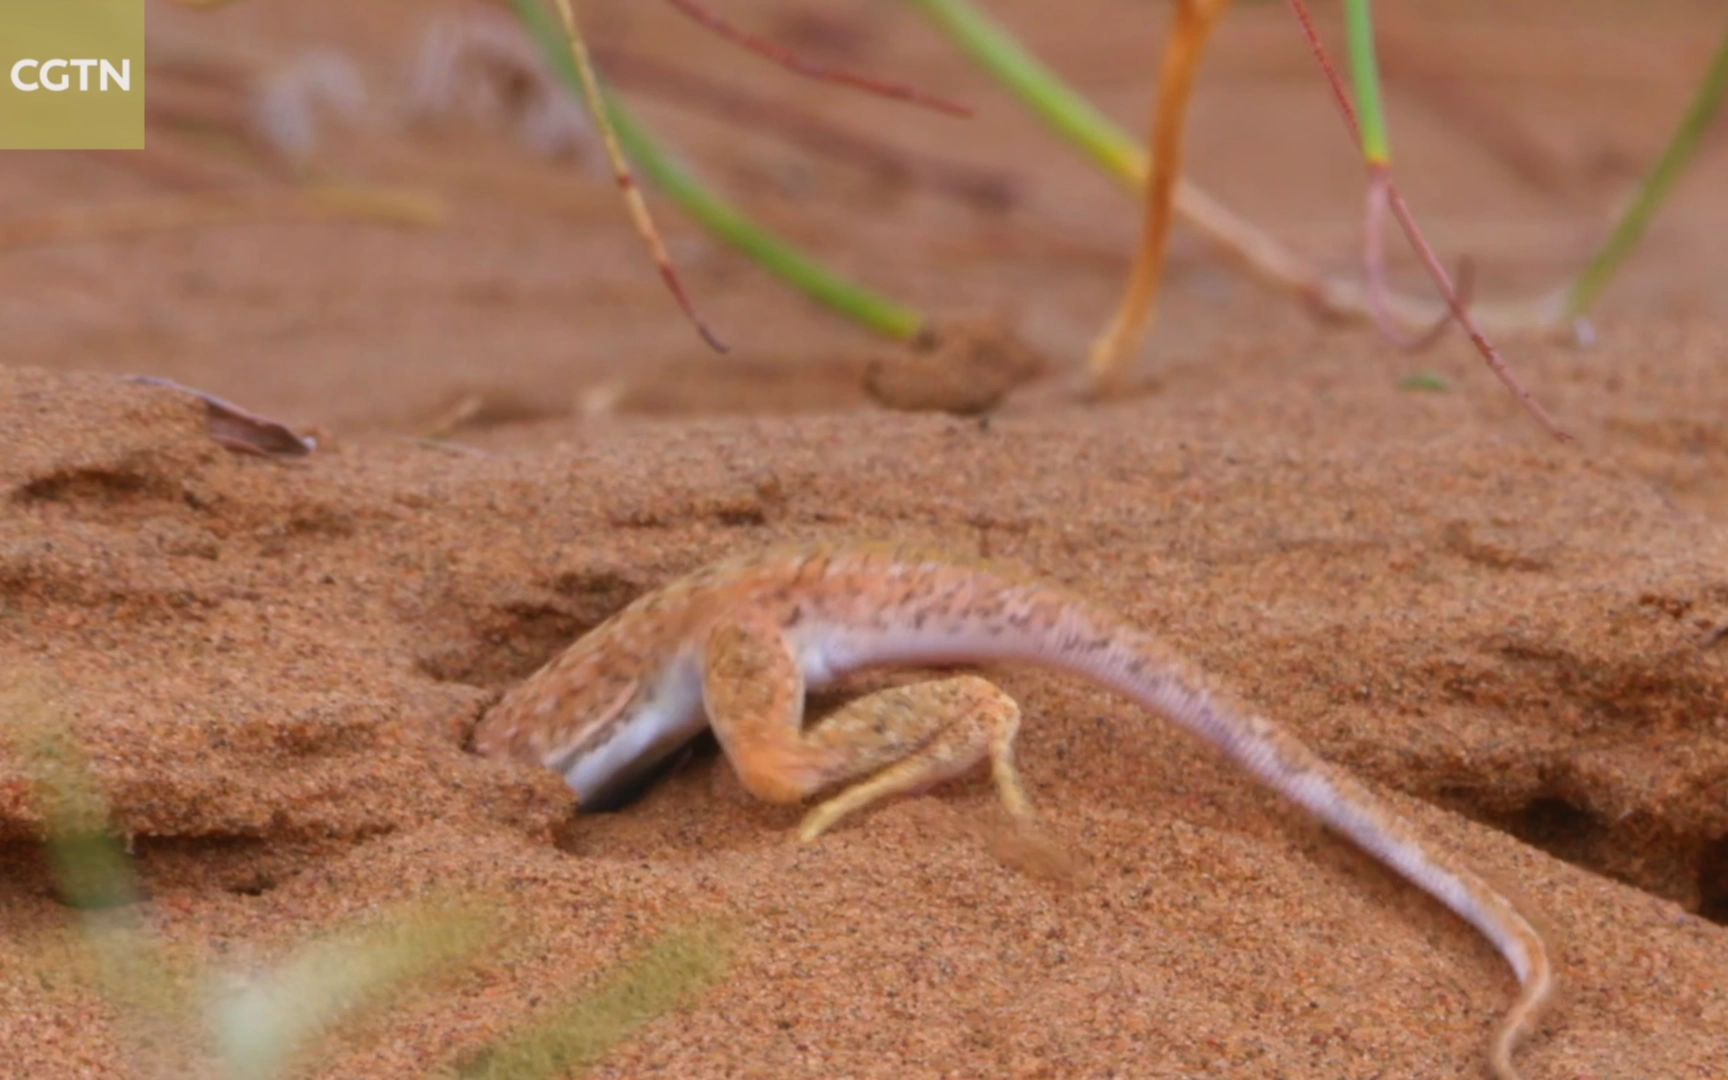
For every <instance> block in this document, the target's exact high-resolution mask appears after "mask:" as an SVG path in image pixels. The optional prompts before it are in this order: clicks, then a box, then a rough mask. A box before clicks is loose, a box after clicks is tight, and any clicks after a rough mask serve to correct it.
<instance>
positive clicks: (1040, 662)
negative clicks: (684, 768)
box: [473, 543, 1557, 1080]
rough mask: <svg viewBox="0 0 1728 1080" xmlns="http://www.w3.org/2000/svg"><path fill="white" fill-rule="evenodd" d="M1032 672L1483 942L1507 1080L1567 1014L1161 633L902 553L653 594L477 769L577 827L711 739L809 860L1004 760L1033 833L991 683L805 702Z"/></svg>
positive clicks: (1460, 892) (1408, 845)
mask: <svg viewBox="0 0 1728 1080" xmlns="http://www.w3.org/2000/svg"><path fill="white" fill-rule="evenodd" d="M999 661H1018V662H1023V663H1028V664H1031V665H1034V666H1039V667H1043V668H1046V669H1051V670H1054V671H1057V672H1059V673H1065V674H1068V675H1072V676H1076V677H1079V678H1082V679H1085V680H1087V681H1089V682H1091V683H1093V684H1095V685H1097V686H1099V687H1101V688H1104V689H1107V690H1110V691H1113V692H1115V693H1118V694H1121V695H1122V696H1124V697H1126V698H1128V699H1130V700H1131V701H1134V702H1135V703H1137V704H1139V705H1141V706H1142V707H1144V708H1146V709H1149V710H1151V711H1152V712H1155V713H1158V714H1161V715H1162V716H1164V717H1165V718H1167V719H1169V720H1171V721H1173V722H1174V723H1176V724H1177V725H1179V726H1181V727H1183V728H1185V729H1187V730H1188V731H1190V732H1191V733H1193V734H1196V735H1198V736H1200V737H1201V738H1202V739H1204V740H1206V741H1207V742H1210V743H1212V744H1213V745H1214V746H1216V747H1217V748H1218V749H1219V750H1220V751H1222V752H1223V754H1224V755H1225V756H1226V757H1227V758H1229V759H1230V760H1232V761H1233V762H1235V763H1236V764H1237V765H1239V766H1241V767H1242V768H1243V769H1245V770H1246V771H1247V772H1249V773H1250V774H1252V775H1253V776H1254V777H1256V778H1257V779H1258V780H1260V781H1261V782H1262V783H1263V784H1265V785H1266V786H1268V787H1270V788H1271V789H1273V790H1274V791H1276V792H1278V793H1279V794H1281V795H1283V796H1285V797H1286V798H1288V799H1290V800H1292V801H1294V802H1295V803H1297V804H1298V805H1300V806H1301V807H1303V808H1304V809H1305V810H1307V811H1308V813H1309V814H1311V815H1312V816H1313V817H1314V818H1316V819H1318V820H1319V821H1320V822H1322V823H1324V824H1325V825H1327V826H1329V827H1331V828H1332V829H1334V830H1336V831H1337V832H1340V833H1343V834H1344V835H1345V836H1346V837H1348V838H1349V839H1350V840H1351V841H1353V842H1354V843H1355V844H1357V845H1358V846H1359V847H1361V848H1362V849H1363V850H1365V851H1366V852H1367V853H1368V854H1370V855H1371V856H1373V857H1374V858H1375V859H1377V860H1379V861H1380V862H1381V863H1383V864H1385V865H1386V866H1387V867H1389V868H1390V869H1392V870H1393V871H1395V872H1396V873H1398V874H1399V875H1401V876H1402V877H1404V878H1405V879H1406V880H1408V881H1409V882H1411V883H1412V884H1414V885H1415V886H1416V887H1417V888H1419V889H1421V890H1423V891H1424V892H1426V893H1428V894H1429V895H1430V896H1432V897H1433V898H1434V899H1436V900H1438V901H1439V902H1440V903H1442V904H1444V905H1445V906H1446V907H1448V908H1450V909H1451V910H1452V911H1453V912H1454V913H1456V914H1457V915H1458V916H1460V917H1461V918H1463V919H1464V920H1465V921H1466V922H1468V923H1470V924H1471V925H1472V926H1473V927H1475V929H1476V930H1477V931H1478V932H1479V933H1481V934H1482V935H1483V936H1484V937H1485V938H1487V940H1488V941H1489V942H1490V943H1491V944H1493V945H1494V947H1495V948H1496V949H1497V950H1498V951H1499V953H1500V954H1501V955H1502V956H1503V957H1504V959H1505V960H1506V962H1507V964H1508V965H1510V967H1511V968H1512V971H1513V973H1514V974H1515V975H1516V977H1517V979H1518V982H1519V984H1520V989H1519V992H1518V994H1517V996H1516V998H1515V999H1514V1001H1513V1003H1512V1005H1511V1006H1510V1007H1509V1008H1508V1009H1507V1010H1506V1011H1505V1013H1504V1014H1503V1015H1502V1017H1501V1020H1500V1022H1499V1024H1498V1025H1497V1026H1496V1028H1495V1030H1494V1033H1493V1035H1492V1038H1491V1040H1490V1042H1489V1048H1488V1064H1489V1067H1490V1070H1491V1071H1492V1073H1493V1074H1494V1076H1495V1077H1497V1078H1498V1080H1517V1077H1518V1076H1519V1073H1518V1070H1517V1068H1516V1067H1515V1065H1514V1064H1513V1050H1514V1047H1515V1046H1516V1044H1517V1043H1519V1042H1520V1041H1521V1040H1522V1039H1523V1038H1524V1036H1525V1035H1526V1034H1528V1032H1529V1031H1530V1029H1531V1028H1532V1027H1533V1026H1534V1025H1535V1023H1536V1021H1537V1019H1538V1017H1539V1015H1540V1013H1541V1012H1542V1010H1543V1009H1544V1008H1545V1007H1546V1005H1547V1004H1548V1003H1549V1002H1550V1000H1551V999H1552V997H1553V995H1554V993H1555V990H1556V986H1557V977H1556V973H1555V970H1554V965H1553V962H1552V959H1551V956H1550V950H1549V947H1548V943H1547V941H1546V940H1545V939H1544V937H1543V935H1542V933H1541V932H1540V931H1539V930H1538V929H1537V928H1536V925H1535V924H1534V923H1533V922H1532V921H1531V920H1530V919H1529V918H1528V917H1526V916H1525V915H1524V914H1523V913H1522V912H1520V910H1519V909H1518V907H1517V905H1516V904H1514V903H1513V902H1512V901H1511V900H1510V899H1509V898H1508V897H1507V896H1506V895H1504V894H1503V893H1502V892H1500V891H1498V890H1496V889H1495V888H1493V887H1492V886H1490V885H1489V884H1488V882H1486V881H1485V880H1484V879H1483V878H1481V877H1480V876H1478V875H1477V874H1476V873H1474V872H1473V871H1471V870H1470V869H1469V868H1467V867H1465V866H1463V865H1461V864H1460V863H1459V862H1458V861H1457V860H1455V859H1453V858H1452V857H1450V856H1448V855H1446V854H1444V853H1442V852H1441V851H1440V850H1438V849H1437V848H1435V847H1434V846H1433V845H1432V844H1431V843H1430V842H1428V841H1425V840H1423V839H1422V838H1421V837H1420V836H1419V835H1418V834H1417V832H1416V831H1415V830H1414V829H1413V828H1412V827H1411V826H1410V825H1409V824H1408V823H1406V822H1405V821H1404V820H1402V819H1401V818H1400V817H1399V816H1398V815H1397V814H1396V813H1394V812H1393V810H1392V809H1391V808H1390V807H1389V806H1388V805H1387V804H1386V803H1385V802H1384V801H1382V800H1381V799H1380V798H1379V797H1378V796H1376V795H1375V794H1374V793H1373V792H1371V791H1370V790H1369V789H1368V788H1367V787H1366V786H1364V785H1363V784H1362V783H1360V782H1359V781H1357V780H1356V779H1354V778H1353V777H1352V776H1350V775H1349V774H1347V773H1346V772H1345V771H1343V770H1342V769H1340V768H1339V767H1338V766H1335V765H1332V764H1329V763H1328V762H1326V761H1325V760H1324V759H1322V758H1321V757H1319V756H1318V755H1316V754H1315V753H1314V752H1313V751H1311V750H1309V749H1308V748H1307V747H1306V746H1305V745H1304V744H1303V743H1302V742H1300V741H1299V740H1298V739H1296V738H1295V737H1294V736H1293V735H1291V734H1289V733H1287V732H1286V731H1284V730H1283V729H1282V728H1280V727H1278V726H1277V725H1276V724H1274V723H1273V722H1272V721H1271V720H1269V719H1267V718H1265V717H1263V716H1261V715H1259V714H1258V713H1256V712H1254V711H1252V710H1250V709H1248V708H1245V707H1244V706H1242V705H1239V704H1237V703H1236V702H1235V701H1233V700H1232V699H1231V698H1230V697H1229V696H1228V695H1226V694H1225V693H1224V692H1223V691H1222V690H1220V689H1219V688H1217V687H1216V686H1214V685H1213V683H1212V680H1210V679H1209V678H1207V677H1206V676H1205V675H1204V674H1203V673H1201V672H1200V671H1199V670H1198V669H1196V668H1194V667H1192V666H1191V665H1190V664H1188V663H1187V662H1185V661H1184V660H1182V659H1181V658H1180V657H1178V656H1177V655H1175V653H1173V652H1172V651H1171V650H1170V649H1169V648H1168V647H1167V646H1166V645H1164V644H1163V643H1162V642H1161V641H1160V640H1159V639H1158V638H1157V637H1156V636H1154V635H1153V634H1151V633H1150V632H1147V631H1145V630H1142V629H1140V628H1139V627H1137V626H1135V625H1134V624H1132V623H1131V622H1129V621H1128V620H1126V619H1124V618H1122V617H1120V616H1118V615H1116V614H1114V613H1112V612H1111V611H1109V610H1107V609H1106V608H1104V607H1102V606H1099V605H1097V604H1095V603H1093V602H1091V601H1089V600H1087V599H1085V598H1084V597H1082V596H1080V595H1079V594H1077V593H1073V592H1070V591H1069V590H1067V589H1065V588H1062V587H1059V586H1055V585H1051V584H1046V583H1044V582H1042V581H1040V580H1038V579H1037V578H1034V577H1031V576H1029V575H1027V574H1025V573H1023V572H1021V571H1019V570H1017V569H1012V568H1007V567H1000V566H997V565H994V564H991V563H985V562H982V561H978V560H969V559H959V558H952V557H947V556H942V555H935V554H930V553H927V552H924V551H922V550H919V549H915V548H911V547H905V546H895V545H888V544H869V543H863V544H841V545H807V546H801V547H790V548H779V549H771V550H769V551H767V552H764V553H760V554H756V555H750V556H744V557H740V558H736V559H733V560H730V561H724V562H720V563H716V564H714V565H711V566H709V567H707V568H704V569H701V570H697V571H695V572H694V573H691V574H689V575H688V576H686V577H683V578H681V579H679V580H676V581H674V582H672V583H671V584H669V585H666V586H665V587H663V588H661V589H659V590H657V591H653V592H649V593H647V594H645V595H643V596H641V597H640V598H638V599H637V600H636V601H635V602H634V603H631V604H630V605H628V606H627V607H625V608H624V609H622V610H621V611H619V612H618V613H617V614H615V615H613V616H612V617H611V618H609V619H608V620H606V621H605V622H603V623H601V624H600V625H599V626H597V627H595V628H594V629H593V630H591V631H590V632H588V633H586V634H584V635H582V636H581V637H579V638H578V639H577V640H576V641H575V643H574V644H572V645H571V646H570V647H569V648H568V649H567V650H565V651H564V652H563V653H562V654H560V655H558V656H555V657H554V658H553V659H551V660H550V661H548V662H547V663H546V664H545V665H544V666H543V667H542V668H540V669H539V670H538V671H537V672H535V673H534V674H533V675H532V676H530V677H529V678H528V679H527V680H526V681H524V682H523V683H521V684H520V685H518V686H516V687H515V688H513V689H512V690H510V691H509V692H508V693H506V694H505V695H504V696H503V697H502V698H501V699H500V700H499V701H498V703H497V704H496V705H494V706H493V707H492V708H491V709H489V710H488V711H487V712H486V714H485V715H484V716H483V717H482V718H481V720H480V722H479V723H478V724H477V725H476V727H475V729H474V735H473V747H474V749H475V750H476V751H478V752H479V753H481V754H482V755H485V756H488V757H492V758H501V759H510V760H517V761H523V762H529V763H533V764H535V765H540V766H544V767H546V768H550V769H552V770H554V771H555V772H558V773H560V774H562V775H563V777H564V779H565V782H566V783H567V784H568V785H569V787H570V788H571V789H573V791H574V792H575V796H576V803H577V807H578V809H581V808H584V807H587V808H592V807H594V806H595V805H598V804H601V803H604V802H606V801H607V800H609V799H612V798H615V797H616V796H617V794H618V793H619V792H620V791H621V790H622V789H625V788H627V787H629V786H630V785H632V784H633V783H634V782H635V781H636V780H638V779H640V778H641V777H642V776H643V775H644V774H645V773H647V772H648V771H649V770H651V769H653V768H654V767H655V766H656V765H657V764H659V763H660V762H662V761H664V760H665V759H666V758H667V757H668V756H669V755H671V754H672V753H673V752H674V751H676V750H678V749H679V748H680V747H682V746H683V745H684V744H686V743H687V742H688V741H689V740H690V739H692V738H694V737H695V736H696V735H698V734H700V733H701V731H702V729H703V727H704V726H706V727H708V728H711V729H712V730H713V733H714V735H715V737H716V739H717V741H718V742H719V744H720V747H721V750H722V752H723V753H724V755H725V757H726V758H727V760H728V761H729V762H730V764H731V766H732V768H733V769H734V771H735V772H736V773H737V774H738V777H739V779H740V780H741V781H742V783H743V785H744V787H745V788H746V789H747V790H748V791H749V792H750V793H751V794H753V795H755V796H757V797H760V798H762V799H765V800H768V801H770V802H773V803H782V804H791V803H797V802H801V801H803V800H804V799H806V798H807V797H809V796H811V795H813V794H815V793H817V792H819V791H822V790H823V789H827V788H831V787H835V786H836V785H843V786H841V787H840V789H839V790H838V792H837V793H836V794H833V795H831V796H830V797H828V798H827V799H825V800H824V801H821V802H819V803H818V804H817V805H816V806H815V807H814V808H813V809H812V810H810V811H809V812H808V814H807V815H806V816H805V817H804V819H803V821H802V823H801V824H800V826H799V830H798V838H799V839H800V840H802V841H811V840H814V839H816V838H817V837H818V836H820V835H821V834H822V833H823V832H825V831H827V830H828V829H829V828H831V827H832V826H833V825H834V824H835V823H836V822H837V821H839V820H840V819H841V818H842V817H844V816H846V815H848V814H851V813H853V812H855V811H857V810H859V809H861V808H863V807H865V806H868V805H870V804H872V803H875V802H877V801H879V800H882V799H885V798H888V797H890V796H892V795H896V794H901V793H905V792H910V791H916V790H921V789H923V788H926V787H928V786H931V785H933V784H935V783H938V782H940V781H942V780H945V779H948V778H950V777H954V776H957V775H959V774H961V773H963V772H966V771H968V770H970V769H972V768H973V767H974V766H977V765H980V764H981V763H983V762H985V761H986V760H987V761H988V762H989V767H990V771H991V776H992V779H993V782H994V786H995V788H996V791H997V793H998V797H999V798H1000V800H1001V802H1002V804H1003V806H1004V807H1005V808H1006V810H1007V811H1008V813H1009V814H1010V815H1011V816H1012V817H1013V818H1016V819H1020V820H1028V819H1030V818H1031V817H1032V815H1033V810H1032V806H1031V802H1030V800H1029V798H1028V797H1027V795H1026V792H1025V788H1024V786H1023V784H1022V782H1021V780H1020V777H1019V774H1018V771H1017V769H1016V766H1015V761H1014V738H1015V735H1016V733H1017V732H1018V730H1019V724H1020V709H1019V706H1018V704H1017V703H1016V702H1015V701H1014V699H1013V698H1011V697H1009V696H1008V695H1007V694H1006V693H1005V692H1004V691H1002V690H1001V689H999V688H998V687H997V686H996V685H995V684H993V683H991V682H989V681H987V680H986V679H984V678H982V677H981V676H978V675H972V674H962V675H955V676H952V677H947V678H941V679H936V680H933V681H928V682H920V683H913V684H911V685H907V686H900V687H894V688H890V689H885V690H880V691H877V692H875V693H871V694H867V695H865V696H863V697H860V698H857V699H855V700H853V701H851V702H848V703H846V704H844V705H842V706H840V707H839V708H837V709H836V710H835V711H834V712H833V713H831V714H829V715H828V716H826V717H825V718H823V719H822V720H820V721H819V722H817V723H815V724H813V725H810V726H809V727H806V726H805V724H804V705H805V694H806V692H807V691H810V690H817V689H821V688H822V687H824V686H827V685H830V684H832V683H833V682H835V681H836V680H838V679H839V678H841V677H842V676H844V675H846V674H848V673H851V672H854V671H858V670H862V669H866V668H882V667H895V666H901V667H934V666H948V665H965V664H982V663H992V662H999Z"/></svg>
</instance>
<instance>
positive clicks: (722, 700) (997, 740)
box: [702, 620, 1031, 840]
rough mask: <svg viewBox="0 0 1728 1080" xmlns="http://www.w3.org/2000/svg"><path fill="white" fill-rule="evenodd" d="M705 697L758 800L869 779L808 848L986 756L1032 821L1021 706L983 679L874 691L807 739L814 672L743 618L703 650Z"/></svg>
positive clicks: (1005, 792)
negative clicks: (808, 690) (1020, 765)
mask: <svg viewBox="0 0 1728 1080" xmlns="http://www.w3.org/2000/svg"><path fill="white" fill-rule="evenodd" d="M702 693H703V699H704V704H705V705H706V707H707V711H708V721H709V723H710V724H711V725H712V726H713V729H714V734H715V737H716V738H718V739H719V741H720V746H721V748H722V749H723V750H724V751H725V753H726V757H727V759H728V760H730V761H731V762H732V766H733V768H734V769H735V770H737V772H738V776H739V779H740V780H742V781H743V783H744V786H745V787H746V788H748V789H749V790H750V791H751V792H752V793H753V794H756V795H758V796H760V797H762V798H765V799H769V800H771V801H775V802H796V801H798V800H800V799H803V798H804V797H805V796H807V795H809V794H811V793H813V792H815V791H817V790H819V789H821V788H823V787H826V786H828V785H830V784H835V783H839V782H841V781H845V780H850V779H853V778H854V777H859V776H865V777H867V779H864V780H862V781H860V782H859V783H857V784H854V785H853V786H851V787H849V788H847V789H846V790H845V791H842V792H840V793H839V794H838V795H835V796H834V797H833V798H831V799H828V800H827V801H825V802H823V803H822V804H821V805H819V806H817V807H816V808H815V809H814V810H812V811H811V812H810V814H809V815H808V816H807V817H806V818H805V819H804V823H803V825H802V826H801V827H800V828H799V830H798V836H799V839H801V840H813V839H815V838H816V837H817V836H819V835H821V833H822V832H824V831H825V830H826V829H828V828H829V827H830V826H831V825H833V824H834V823H835V822H836V821H838V820H840V818H841V817H843V816H845V815H846V814H849V813H851V812H852V811H854V810H858V809H861V808H862V807H865V806H868V805H869V804H871V803H873V802H877V801H878V800H881V799H884V798H887V797H888V796H890V795H896V794H900V793H902V792H907V791H914V790H917V789H920V788H924V787H928V786H929V785H931V784H934V783H937V782H939V781H942V780H945V779H948V778H949V777H952V776H957V775H959V774H960V773H962V772H965V771H966V770H967V769H970V768H971V767H973V766H974V765H976V764H978V763H979V762H980V761H983V760H984V759H985V758H989V760H990V764H991V773H992V776H993V778H994V780H995V782H996V788H997V792H998V794H999V795H1000V796H1001V798H1002V803H1003V805H1004V806H1005V807H1007V809H1008V811H1009V813H1011V814H1013V815H1015V816H1016V817H1026V816H1029V815H1030V813H1031V806H1030V804H1029V802H1028V801H1027V799H1026V794H1025V791H1024V789H1023V788H1022V787H1021V784H1020V779H1019V776H1018V774H1017V773H1016V771H1015V769H1014V735H1015V733H1016V732H1017V731H1018V730H1019V726H1020V709H1019V706H1018V705H1016V704H1015V703H1014V700H1013V699H1012V698H1010V697H1009V696H1008V695H1007V694H1005V693H1003V692H1002V691H1001V690H999V689H997V688H996V686H994V685H993V684H991V683H990V682H988V681H986V680H984V679H981V678H979V677H977V676H975V675H964V676H959V677H956V678H951V679H939V680H936V681H933V682H925V683H917V684H914V685H911V686H901V687H895V688H893V689H889V690H882V691H879V692H877V693H874V694H869V695H866V696H865V697H862V698H859V699H857V700H856V701H852V702H849V703H847V704H846V705H845V706H843V707H841V708H840V709H838V710H836V711H835V712H834V713H833V714H831V715H830V716H828V717H827V718H825V719H824V720H823V721H822V722H821V723H819V724H817V725H815V726H814V727H813V728H811V729H809V730H805V729H804V728H803V716H804V679H803V674H802V672H801V671H800V670H799V668H798V663H797V659H796V657H794V656H793V654H792V649H791V646H790V644H789V643H788V642H787V640H786V637H785V634H784V633H783V632H782V631H781V630H780V628H779V627H778V626H776V625H774V624H772V623H771V622H768V621H767V620H761V621H742V622H736V623H726V624H722V625H720V626H717V627H716V628H715V629H714V630H713V631H712V632H710V634H709V636H708V639H707V640H706V641H705V642H704V647H703V675H702ZM871 774H874V775H871Z"/></svg>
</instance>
